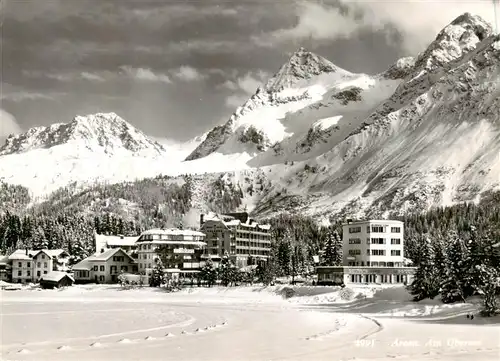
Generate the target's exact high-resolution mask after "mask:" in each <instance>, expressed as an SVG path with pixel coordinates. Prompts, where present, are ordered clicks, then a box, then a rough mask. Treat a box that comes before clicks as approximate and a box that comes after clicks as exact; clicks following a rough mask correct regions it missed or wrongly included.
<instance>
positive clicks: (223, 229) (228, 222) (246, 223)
mask: <svg viewBox="0 0 500 361" xmlns="http://www.w3.org/2000/svg"><path fill="white" fill-rule="evenodd" d="M270 229H271V226H270V225H268V224H259V223H257V222H256V221H255V220H253V219H252V218H250V217H249V215H248V213H246V212H241V213H228V214H221V215H215V214H209V215H201V216H200V230H201V231H202V232H203V233H205V234H206V238H205V241H206V242H207V247H206V250H205V254H204V258H211V259H212V260H213V261H214V262H215V263H218V262H219V261H220V259H221V257H222V256H223V255H225V254H226V253H227V254H228V255H229V257H230V259H231V260H232V261H233V262H234V263H235V264H236V266H238V267H244V266H247V265H249V264H252V263H254V264H257V263H259V262H266V261H267V260H268V259H269V256H270V252H271V233H270Z"/></svg>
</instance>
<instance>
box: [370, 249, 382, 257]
mask: <svg viewBox="0 0 500 361" xmlns="http://www.w3.org/2000/svg"><path fill="white" fill-rule="evenodd" d="M371 251H372V256H385V250H383V249H372V250H371Z"/></svg>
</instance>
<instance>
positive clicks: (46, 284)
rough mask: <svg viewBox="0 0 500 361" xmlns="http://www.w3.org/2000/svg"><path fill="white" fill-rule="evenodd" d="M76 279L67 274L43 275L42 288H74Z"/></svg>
mask: <svg viewBox="0 0 500 361" xmlns="http://www.w3.org/2000/svg"><path fill="white" fill-rule="evenodd" d="M73 283H75V279H74V278H73V277H72V276H71V275H70V274H68V273H66V272H60V271H52V272H49V273H47V274H46V275H43V277H42V278H41V279H40V286H41V287H42V288H61V287H67V286H72V285H73Z"/></svg>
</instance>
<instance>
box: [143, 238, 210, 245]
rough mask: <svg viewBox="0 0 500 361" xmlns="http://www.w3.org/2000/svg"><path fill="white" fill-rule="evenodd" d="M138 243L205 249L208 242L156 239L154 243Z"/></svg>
mask: <svg viewBox="0 0 500 361" xmlns="http://www.w3.org/2000/svg"><path fill="white" fill-rule="evenodd" d="M137 243H147V244H172V245H181V246H199V247H203V246H206V245H207V243H206V242H202V241H176V240H167V239H164V240H161V239H155V240H153V241H138V242H137Z"/></svg>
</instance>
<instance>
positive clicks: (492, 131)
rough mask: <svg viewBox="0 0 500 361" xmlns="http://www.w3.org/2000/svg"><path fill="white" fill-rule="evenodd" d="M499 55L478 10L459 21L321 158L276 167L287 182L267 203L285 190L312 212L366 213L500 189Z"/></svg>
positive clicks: (496, 39)
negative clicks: (399, 82) (360, 122)
mask: <svg viewBox="0 0 500 361" xmlns="http://www.w3.org/2000/svg"><path fill="white" fill-rule="evenodd" d="M499 60H500V38H499V37H498V36H493V35H492V32H491V27H490V26H489V25H488V24H486V23H485V22H484V21H482V20H481V19H480V18H478V17H474V16H471V15H470V14H465V15H462V16H461V17H459V18H457V19H456V20H455V21H453V22H452V23H451V24H450V25H449V26H448V27H446V28H445V29H444V30H443V31H442V32H441V33H440V34H439V35H438V36H437V38H436V40H435V41H434V42H433V43H432V44H431V45H430V46H429V48H428V49H427V50H426V51H425V52H424V53H422V54H421V55H420V56H419V57H418V58H417V60H416V62H415V65H414V68H413V70H412V71H410V72H409V74H408V75H407V76H406V78H405V80H404V82H403V83H402V84H400V85H399V86H398V87H397V89H396V91H395V92H394V94H393V95H392V96H390V97H389V98H388V99H387V100H386V101H384V102H383V103H382V104H381V105H380V106H378V107H377V108H376V109H375V111H374V112H373V113H372V114H371V115H370V116H368V117H367V118H366V119H365V121H363V122H362V124H360V125H359V126H358V128H357V129H355V130H354V131H353V132H352V133H351V134H349V135H348V136H346V137H345V138H344V139H341V141H338V140H339V139H336V140H335V142H332V143H330V144H329V146H328V148H329V149H328V151H326V152H324V153H323V154H321V155H318V152H317V153H315V154H314V157H312V158H309V159H307V160H305V161H304V162H301V163H295V164H294V165H293V166H290V165H289V166H282V165H276V166H273V167H271V169H272V173H275V179H278V176H279V179H280V180H281V182H280V183H281V184H280V185H279V186H277V190H276V192H275V195H269V196H268V199H273V198H274V205H275V207H276V195H278V194H280V195H281V194H282V192H283V188H286V190H287V194H288V198H290V197H291V196H292V195H294V196H295V197H292V198H296V196H299V197H300V198H301V200H302V201H303V208H304V210H305V211H309V212H310V213H315V214H318V213H328V212H332V211H333V212H334V213H338V212H341V213H349V214H350V215H352V216H356V215H357V216H360V217H361V216H363V215H366V214H367V213H368V215H372V216H375V215H377V216H381V215H382V216H383V215H384V214H385V211H388V210H392V211H396V212H399V213H403V212H405V211H408V210H424V209H427V208H428V207H430V206H432V205H447V204H451V203H454V202H460V201H470V200H474V199H476V198H477V197H478V196H479V195H480V194H481V193H482V192H486V191H488V190H492V189H500V97H499V95H500V61H499ZM331 115H333V114H330V116H331ZM341 121H342V119H340V120H338V123H337V124H339V123H340V122H341ZM335 126H336V125H334V127H335ZM330 146H331V147H330ZM288 154H290V150H289V153H288ZM292 159H293V158H292ZM270 177H272V176H271V175H270ZM285 201H286V199H285ZM295 201H296V199H295ZM262 207H264V205H263V206H262Z"/></svg>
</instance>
